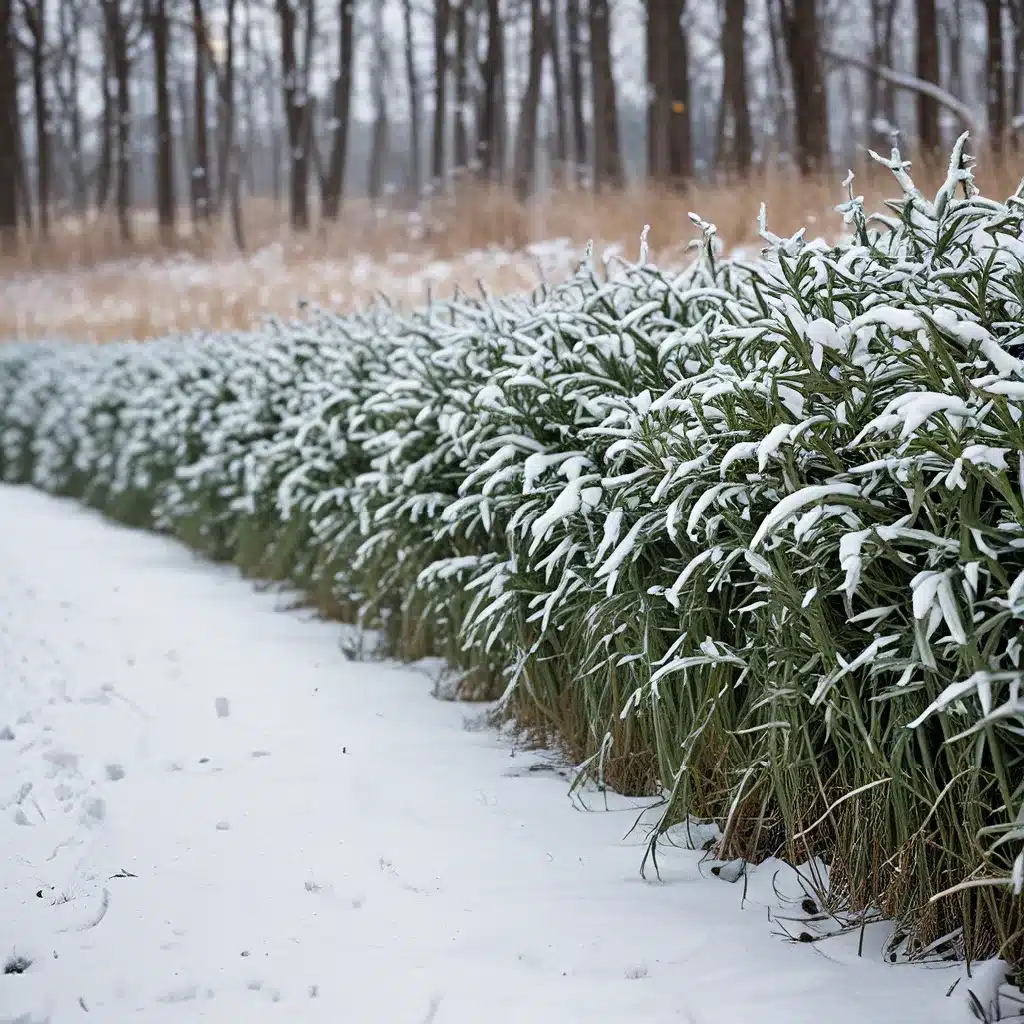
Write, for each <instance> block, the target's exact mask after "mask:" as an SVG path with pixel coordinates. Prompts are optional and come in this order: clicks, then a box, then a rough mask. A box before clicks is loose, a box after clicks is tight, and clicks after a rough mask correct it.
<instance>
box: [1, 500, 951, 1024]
mask: <svg viewBox="0 0 1024 1024" xmlns="http://www.w3.org/2000/svg"><path fill="white" fill-rule="evenodd" d="M286 604H287V600H286V599H285V598H284V597H283V596H282V595H280V594H276V595H275V594H272V593H268V592H266V591H264V592H262V593H260V592H258V591H257V590H256V589H254V587H253V586H252V585H251V584H250V583H248V582H245V581H243V580H240V579H239V578H238V577H237V575H236V574H234V573H233V572H230V571H228V570H226V569H223V568H219V567H214V566H210V565H208V564H205V563H203V562H201V561H199V560H197V559H196V558H194V557H193V556H191V555H190V554H189V553H188V552H187V551H185V550H184V549H182V548H181V547H179V546H178V545H176V544H175V543H172V542H170V541H168V540H166V539H163V538H157V537H153V536H149V535H145V534H140V533H135V532H131V531H127V530H124V529H121V528H118V527H116V526H113V525H110V524H107V523H104V522H103V521H101V520H100V519H99V518H98V517H96V516H95V515H93V514H91V513H88V512H85V511H81V510H79V509H77V508H76V507H74V506H71V505H69V504H66V503H62V502H58V501H55V500H53V499H50V498H46V497H43V496H41V495H39V494H36V493H34V492H31V491H28V490H23V489H14V488H3V489H0V737H3V738H2V739H0V850H2V851H3V855H2V856H0V881H2V897H0V957H2V958H3V959H4V961H5V963H6V964H7V965H8V969H13V968H20V967H23V966H25V962H26V961H30V963H29V964H28V966H27V969H26V970H25V971H24V973H11V974H5V975H2V976H0V1022H11V1021H18V1022H20V1024H29V1022H32V1024H41V1022H43V1021H48V1022H51V1024H63V1022H64V1021H76V1022H86V1021H89V1020H94V1021H97V1020H98V1021H103V1022H105V1024H118V1022H121V1021H142V1022H147V1024H149V1022H153V1024H156V1022H170V1021H175V1022H179V1021H180V1022H185V1021H188V1022H195V1021H216V1022H218V1024H220V1022H224V1024H229V1022H230V1024H236V1022H245V1024H255V1022H260V1021H282V1022H285V1021H286V1022H289V1024H292V1022H303V1024H307V1022H309V1024H314V1022H318V1021H324V1022H331V1024H337V1022H342V1021H343V1022H349V1021H351V1022H363V1021H365V1022H387V1024H391V1022H396V1024H397V1022H410V1024H424V1022H429V1021H433V1022H435V1024H449V1022H465V1024H470V1022H471V1024H500V1022H513V1021H515V1022H519V1021H522V1022H526V1021H529V1022H535V1024H546V1022H556V1021H557V1022H559V1024H567V1022H571V1021H581V1022H582V1021H586V1022H588V1024H595V1022H605V1021H607V1022H630V1024H638V1022H644V1024H646V1022H662V1021H665V1022H667V1021H682V1022H687V1024H755V1022H756V1024H772V1022H779V1024H846V1022H849V1024H888V1022H891V1024H913V1022H916V1021H921V1022H925V1021H927V1022H929V1024H943V1022H952V1021H963V1020H964V1019H965V1017H966V1012H965V1001H964V989H965V988H966V985H965V984H961V985H958V986H957V990H956V992H955V994H954V996H953V997H952V998H947V997H946V990H947V989H948V988H949V987H950V986H951V985H952V984H953V982H954V981H956V979H957V977H958V975H959V974H960V971H959V969H958V968H955V967H932V968H925V967H920V966H912V965H897V966H891V965H888V964H884V963H882V962H880V957H879V954H878V951H879V949H880V948H881V945H882V938H883V933H882V931H881V930H880V929H881V926H876V927H874V928H869V929H868V931H867V933H866V935H865V937H864V951H865V956H864V957H863V958H860V959H858V957H857V955H856V947H857V937H856V936H843V937H840V938H837V939H830V940H828V941H827V942H824V943H818V944H804V943H799V942H791V941H786V939H785V936H784V929H787V930H788V931H790V932H791V933H792V934H793V935H798V934H799V932H800V931H802V930H803V927H804V926H803V924H802V923H801V920H800V918H801V916H802V911H801V908H800V905H799V899H798V898H797V899H795V900H794V901H793V902H785V901H783V900H781V899H780V898H779V896H778V895H776V892H775V891H774V890H775V889H776V888H777V889H778V890H779V891H781V892H783V893H789V894H791V895H793V896H794V897H799V896H800V895H801V893H800V891H799V886H798V885H796V884H795V883H796V880H795V877H794V875H793V873H792V872H790V871H789V870H788V869H784V868H783V867H782V866H781V865H778V864H772V865H765V866H762V867H761V868H758V869H757V871H756V872H754V873H753V874H752V875H751V876H750V877H749V878H748V879H747V882H749V884H748V885H747V886H746V893H745V899H744V882H743V881H742V880H741V881H740V882H739V883H737V884H733V885H730V884H727V883H726V882H724V881H722V880H721V879H720V878H716V877H714V876H712V875H711V874H710V872H709V871H708V865H707V864H706V863H705V864H701V863H700V857H701V854H699V853H694V852H690V851H688V850H685V849H682V848H676V847H667V848H665V849H663V850H662V852H661V855H660V858H659V860H660V866H661V874H662V880H661V882H656V881H655V882H645V881H643V880H642V879H641V878H640V875H639V867H640V861H641V854H642V849H643V844H644V836H643V831H642V829H640V830H637V831H634V832H632V834H631V835H627V834H628V833H630V828H631V826H632V825H633V823H634V820H635V819H636V817H637V814H638V813H640V811H641V810H642V808H641V807H640V805H639V804H638V803H637V802H636V801H628V800H624V799H614V800H609V808H610V809H608V810H606V809H605V804H604V800H603V798H600V797H599V796H598V795H597V794H594V793H591V794H589V795H584V798H583V799H584V801H585V803H586V805H587V807H586V808H584V806H582V805H581V803H580V802H579V800H576V801H573V800H570V798H569V797H568V795H567V793H568V789H567V785H566V782H565V780H564V778H563V777H561V776H560V775H559V774H558V773H557V772H555V771H552V770H545V769H550V768H551V767H552V765H553V763H554V762H553V761H552V760H551V759H550V758H546V757H545V756H543V755H541V754H538V753H533V752H527V751H523V750H516V749H515V747H514V746H513V745H512V742H511V740H510V739H509V738H508V737H503V736H501V735H499V734H497V733H495V732H493V731H492V730H490V729H488V728H486V727H484V726H482V725H481V724H480V723H479V714H480V713H479V710H478V709H474V708H473V707H469V706H460V705H456V704H450V703H442V702H440V701H437V700H435V699H433V698H432V697H431V682H430V678H429V674H428V673H427V672H426V671H425V670H424V669H423V668H420V669H416V668H403V667H397V666H393V665H390V664H380V663H371V662H365V661H353V660H350V659H349V658H347V657H346V655H345V654H344V653H343V651H342V649H341V648H342V646H343V645H342V643H341V639H342V637H343V630H342V628H341V627H339V626H338V625H335V624H329V623H324V622H320V621H314V620H312V619H311V618H310V617H309V616H308V615H306V614H304V613H302V612H298V611H295V610H288V609H287V608H286V607H285V605H286ZM781 918H790V919H791V920H781ZM16 958H22V960H21V962H17V959H16Z"/></svg>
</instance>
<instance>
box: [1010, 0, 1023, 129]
mask: <svg viewBox="0 0 1024 1024" xmlns="http://www.w3.org/2000/svg"><path fill="white" fill-rule="evenodd" d="M1010 19H1011V24H1012V26H1013V67H1012V69H1011V72H1010V126H1011V128H1012V129H1013V132H1012V134H1011V135H1010V139H1011V140H1012V142H1013V146H1014V149H1019V148H1020V132H1019V125H1018V123H1017V118H1019V117H1020V116H1021V114H1022V113H1024V0H1013V2H1012V3H1011V4H1010Z"/></svg>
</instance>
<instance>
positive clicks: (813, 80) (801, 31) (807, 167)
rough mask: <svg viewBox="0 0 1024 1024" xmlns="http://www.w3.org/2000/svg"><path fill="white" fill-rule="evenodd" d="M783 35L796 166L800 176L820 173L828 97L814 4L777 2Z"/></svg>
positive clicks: (825, 155) (825, 151)
mask: <svg viewBox="0 0 1024 1024" xmlns="http://www.w3.org/2000/svg"><path fill="white" fill-rule="evenodd" d="M780 4H781V13H782V26H783V35H784V37H785V40H786V52H787V54H788V56H789V66H790V72H791V75H792V81H793V106H794V116H795V120H796V163H797V167H798V168H799V169H800V173H801V175H803V176H804V177H810V176H811V175H814V174H817V173H819V172H820V171H823V170H824V169H825V168H826V167H827V166H828V161H829V139H828V97H827V96H826V94H825V71H824V63H823V60H822V52H821V46H820V39H819V30H820V27H821V26H820V24H819V19H818V10H817V7H818V4H817V0H780Z"/></svg>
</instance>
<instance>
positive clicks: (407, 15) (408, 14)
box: [402, 0, 423, 199]
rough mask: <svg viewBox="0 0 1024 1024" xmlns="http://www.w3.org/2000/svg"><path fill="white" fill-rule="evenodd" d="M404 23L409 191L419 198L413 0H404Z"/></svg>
mask: <svg viewBox="0 0 1024 1024" xmlns="http://www.w3.org/2000/svg"><path fill="white" fill-rule="evenodd" d="M402 14H403V23H404V26H405V81H406V88H407V89H408V91H409V138H410V142H409V192H410V193H411V194H412V196H413V198H415V199H419V197H420V194H421V193H422V191H423V174H422V172H421V170H420V159H421V154H422V150H423V144H422V142H421V141H420V88H419V83H418V82H417V81H416V55H415V51H414V50H413V45H414V43H413V35H412V0H403V5H402Z"/></svg>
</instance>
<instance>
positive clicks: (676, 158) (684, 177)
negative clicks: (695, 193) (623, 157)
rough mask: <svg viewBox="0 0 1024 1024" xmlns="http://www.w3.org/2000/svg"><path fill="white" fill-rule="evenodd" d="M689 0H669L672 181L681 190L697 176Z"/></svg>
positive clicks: (667, 44)
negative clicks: (685, 22) (687, 26)
mask: <svg viewBox="0 0 1024 1024" xmlns="http://www.w3.org/2000/svg"><path fill="white" fill-rule="evenodd" d="M685 7H686V0H668V18H667V20H666V24H665V50H666V53H667V54H668V55H669V57H670V59H669V61H668V76H667V84H668V88H669V99H670V105H669V115H668V117H669V125H668V181H669V183H670V184H671V185H672V186H673V187H674V188H677V189H682V188H685V187H686V185H687V184H688V183H689V182H690V181H691V180H692V178H693V133H692V129H691V121H690V117H691V114H690V103H691V99H690V41H689V39H688V38H687V36H686V33H685V32H684V30H683V12H684V9H685Z"/></svg>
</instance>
